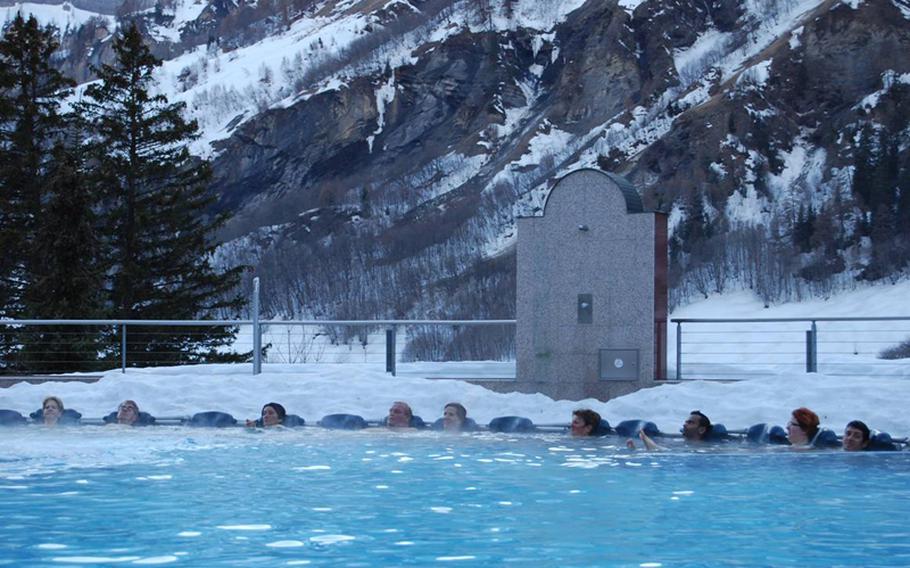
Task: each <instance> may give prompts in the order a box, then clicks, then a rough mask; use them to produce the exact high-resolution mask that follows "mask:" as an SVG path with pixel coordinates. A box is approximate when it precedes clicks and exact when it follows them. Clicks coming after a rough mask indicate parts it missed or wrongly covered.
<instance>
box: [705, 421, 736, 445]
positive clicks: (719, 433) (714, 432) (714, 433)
mask: <svg viewBox="0 0 910 568" xmlns="http://www.w3.org/2000/svg"><path fill="white" fill-rule="evenodd" d="M704 439H705V441H706V442H720V441H721V440H729V439H730V434H729V433H727V427H726V426H724V425H723V424H711V428H710V429H709V430H708V434H707V436H705V438H704Z"/></svg>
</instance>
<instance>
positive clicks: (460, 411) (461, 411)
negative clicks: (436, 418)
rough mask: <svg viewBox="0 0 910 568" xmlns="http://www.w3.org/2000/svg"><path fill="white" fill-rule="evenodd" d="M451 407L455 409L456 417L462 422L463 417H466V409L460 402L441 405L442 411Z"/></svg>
mask: <svg viewBox="0 0 910 568" xmlns="http://www.w3.org/2000/svg"><path fill="white" fill-rule="evenodd" d="M450 406H451V407H452V408H454V409H455V414H457V415H458V419H459V420H461V421H462V422H464V420H465V418H467V417H468V411H467V409H466V408H465V407H464V405H462V404H461V403H460V402H450V403H448V404H447V405H445V406H443V407H442V410H443V412H445V409H446V408H449V407H450Z"/></svg>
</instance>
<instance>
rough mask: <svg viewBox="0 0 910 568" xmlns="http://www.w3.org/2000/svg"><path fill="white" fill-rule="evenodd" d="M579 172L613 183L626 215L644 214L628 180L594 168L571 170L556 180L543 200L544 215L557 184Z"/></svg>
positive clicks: (633, 187) (641, 205)
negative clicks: (606, 179) (603, 177)
mask: <svg viewBox="0 0 910 568" xmlns="http://www.w3.org/2000/svg"><path fill="white" fill-rule="evenodd" d="M581 172H594V173H597V174H600V175H602V176H606V177H607V178H608V179H609V180H610V181H612V182H613V183H615V184H616V186H617V187H618V188H619V191H621V192H622V196H623V198H624V199H625V200H626V213H644V212H645V208H644V205H643V204H642V202H641V196H640V195H639V194H638V191H637V190H636V189H635V186H634V185H632V183H631V182H630V181H629V180H627V179H626V178H624V177H622V176H620V175H616V174H611V173H609V172H605V171H603V170H598V169H596V168H581V169H578V170H573V171H571V172H569V173H567V174H566V175H564V176H562V177H561V178H559V180H557V182H556V185H554V186H553V187H552V188H551V189H550V191H549V192H548V193H547V197H546V199H545V200H544V204H543V210H544V214H546V212H547V203H549V201H550V196H551V195H553V191H554V190H555V189H556V188H557V187H559V184H560V183H562V180H564V179H566V178H568V177H569V176H573V175H575V174H578V173H581Z"/></svg>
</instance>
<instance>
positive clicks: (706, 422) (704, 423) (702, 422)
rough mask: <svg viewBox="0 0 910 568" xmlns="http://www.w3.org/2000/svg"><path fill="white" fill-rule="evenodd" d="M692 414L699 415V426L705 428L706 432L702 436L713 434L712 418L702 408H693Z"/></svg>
mask: <svg viewBox="0 0 910 568" xmlns="http://www.w3.org/2000/svg"><path fill="white" fill-rule="evenodd" d="M689 415H690V416H698V426H699V428H704V429H705V433H704V434H702V435H701V437H702V438H707V437H708V436H709V435H710V434H711V428H712V426H711V419H710V418H708V417H707V416H705V415H704V414H703V413H702V411H701V410H693V411H692V412H690V413H689Z"/></svg>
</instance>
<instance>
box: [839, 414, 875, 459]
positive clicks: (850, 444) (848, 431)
mask: <svg viewBox="0 0 910 568" xmlns="http://www.w3.org/2000/svg"><path fill="white" fill-rule="evenodd" d="M842 444H843V448H844V451H846V452H861V451H863V450H865V449H866V448H868V447H869V427H868V426H866V424H865V423H864V422H862V421H860V420H854V421H852V422H849V423H848V424H847V427H846V428H844V438H843V442H842Z"/></svg>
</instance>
